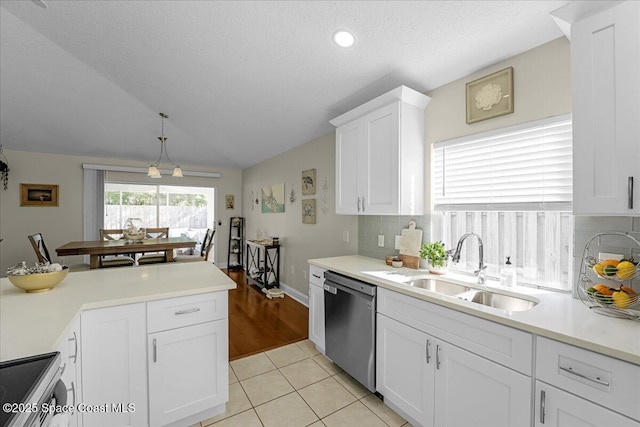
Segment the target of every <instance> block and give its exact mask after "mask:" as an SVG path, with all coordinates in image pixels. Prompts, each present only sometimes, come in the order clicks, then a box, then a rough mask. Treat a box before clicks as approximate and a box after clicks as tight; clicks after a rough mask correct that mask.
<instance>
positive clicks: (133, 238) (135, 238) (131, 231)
mask: <svg viewBox="0 0 640 427" xmlns="http://www.w3.org/2000/svg"><path fill="white" fill-rule="evenodd" d="M144 236H145V227H144V222H142V220H141V219H140V218H128V219H127V220H126V221H125V223H124V226H123V227H122V237H123V238H124V239H125V240H126V241H127V242H141V241H142V239H144Z"/></svg>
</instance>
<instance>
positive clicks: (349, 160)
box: [336, 120, 363, 214]
mask: <svg viewBox="0 0 640 427" xmlns="http://www.w3.org/2000/svg"><path fill="white" fill-rule="evenodd" d="M362 132H363V128H362V121H360V120H356V121H354V122H351V123H348V124H346V125H344V126H341V127H339V128H338V129H336V213H338V214H358V213H359V211H360V209H361V203H362V200H361V199H360V197H361V196H360V194H359V193H358V180H359V175H358V168H359V167H360V164H359V162H360V161H361V160H363V159H362V158H361V156H360V154H359V153H360V150H361V148H360V141H361V134H362Z"/></svg>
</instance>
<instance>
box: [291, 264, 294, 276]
mask: <svg viewBox="0 0 640 427" xmlns="http://www.w3.org/2000/svg"><path fill="white" fill-rule="evenodd" d="M293 274H294V273H293V265H292V266H291V275H292V276H293Z"/></svg>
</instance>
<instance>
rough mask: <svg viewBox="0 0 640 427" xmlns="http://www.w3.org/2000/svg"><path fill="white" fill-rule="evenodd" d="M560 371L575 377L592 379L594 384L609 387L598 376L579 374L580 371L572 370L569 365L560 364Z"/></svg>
mask: <svg viewBox="0 0 640 427" xmlns="http://www.w3.org/2000/svg"><path fill="white" fill-rule="evenodd" d="M560 370H561V371H565V372H568V373H570V374H572V375H575V376H576V377H580V378H584V379H585V380H589V381H593V382H594V383H596V384H600V385H603V386H606V387H609V383H608V382H606V381H603V380H601V379H600V377H591V376H589V375H585V374H581V373H580V372H576V371H574V370H573V368H572V367H571V366H569V367H568V368H565V367H564V366H560Z"/></svg>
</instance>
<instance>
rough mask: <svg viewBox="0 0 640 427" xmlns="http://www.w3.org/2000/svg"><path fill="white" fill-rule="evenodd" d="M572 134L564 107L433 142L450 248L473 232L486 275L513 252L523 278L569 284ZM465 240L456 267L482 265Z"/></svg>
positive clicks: (439, 228)
mask: <svg viewBox="0 0 640 427" xmlns="http://www.w3.org/2000/svg"><path fill="white" fill-rule="evenodd" d="M572 142H573V141H572V134H571V116H570V115H564V116H558V117H551V118H547V119H544V120H539V121H536V122H530V123H525V124H522V125H518V126H515V127H510V128H506V129H500V130H498V131H492V132H489V133H483V134H478V135H472V136H468V137H464V138H459V139H455V140H450V141H442V142H439V143H436V144H434V147H433V157H432V171H433V178H432V183H433V195H434V196H433V197H434V210H435V211H436V213H437V215H436V218H434V219H435V221H434V227H433V236H434V238H435V239H439V240H441V241H443V242H444V243H445V246H447V247H448V248H452V247H455V244H456V243H457V241H458V238H459V237H460V236H462V235H463V234H464V233H466V232H475V233H476V234H478V235H480V236H481V238H482V240H483V242H484V246H485V255H484V256H485V263H486V264H487V266H488V269H487V274H488V275H489V276H493V277H498V276H499V271H500V268H502V267H503V266H504V262H505V258H506V257H507V256H510V257H511V262H512V263H514V265H515V266H516V269H517V272H518V281H519V283H520V284H529V285H538V286H544V287H550V288H557V289H563V290H568V289H570V287H571V283H570V281H571V275H570V270H571V256H570V255H571V251H572V231H573V217H572V215H571V203H572V195H573V191H572V187H573V186H572V179H573V178H572ZM465 245H466V246H468V247H466V248H464V249H463V257H462V258H461V261H460V263H459V264H457V265H454V266H451V268H452V269H454V270H455V269H458V270H464V271H471V270H473V269H474V267H476V266H477V263H478V259H477V257H478V254H477V252H478V251H477V249H475V247H474V246H473V245H471V244H467V243H465Z"/></svg>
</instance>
